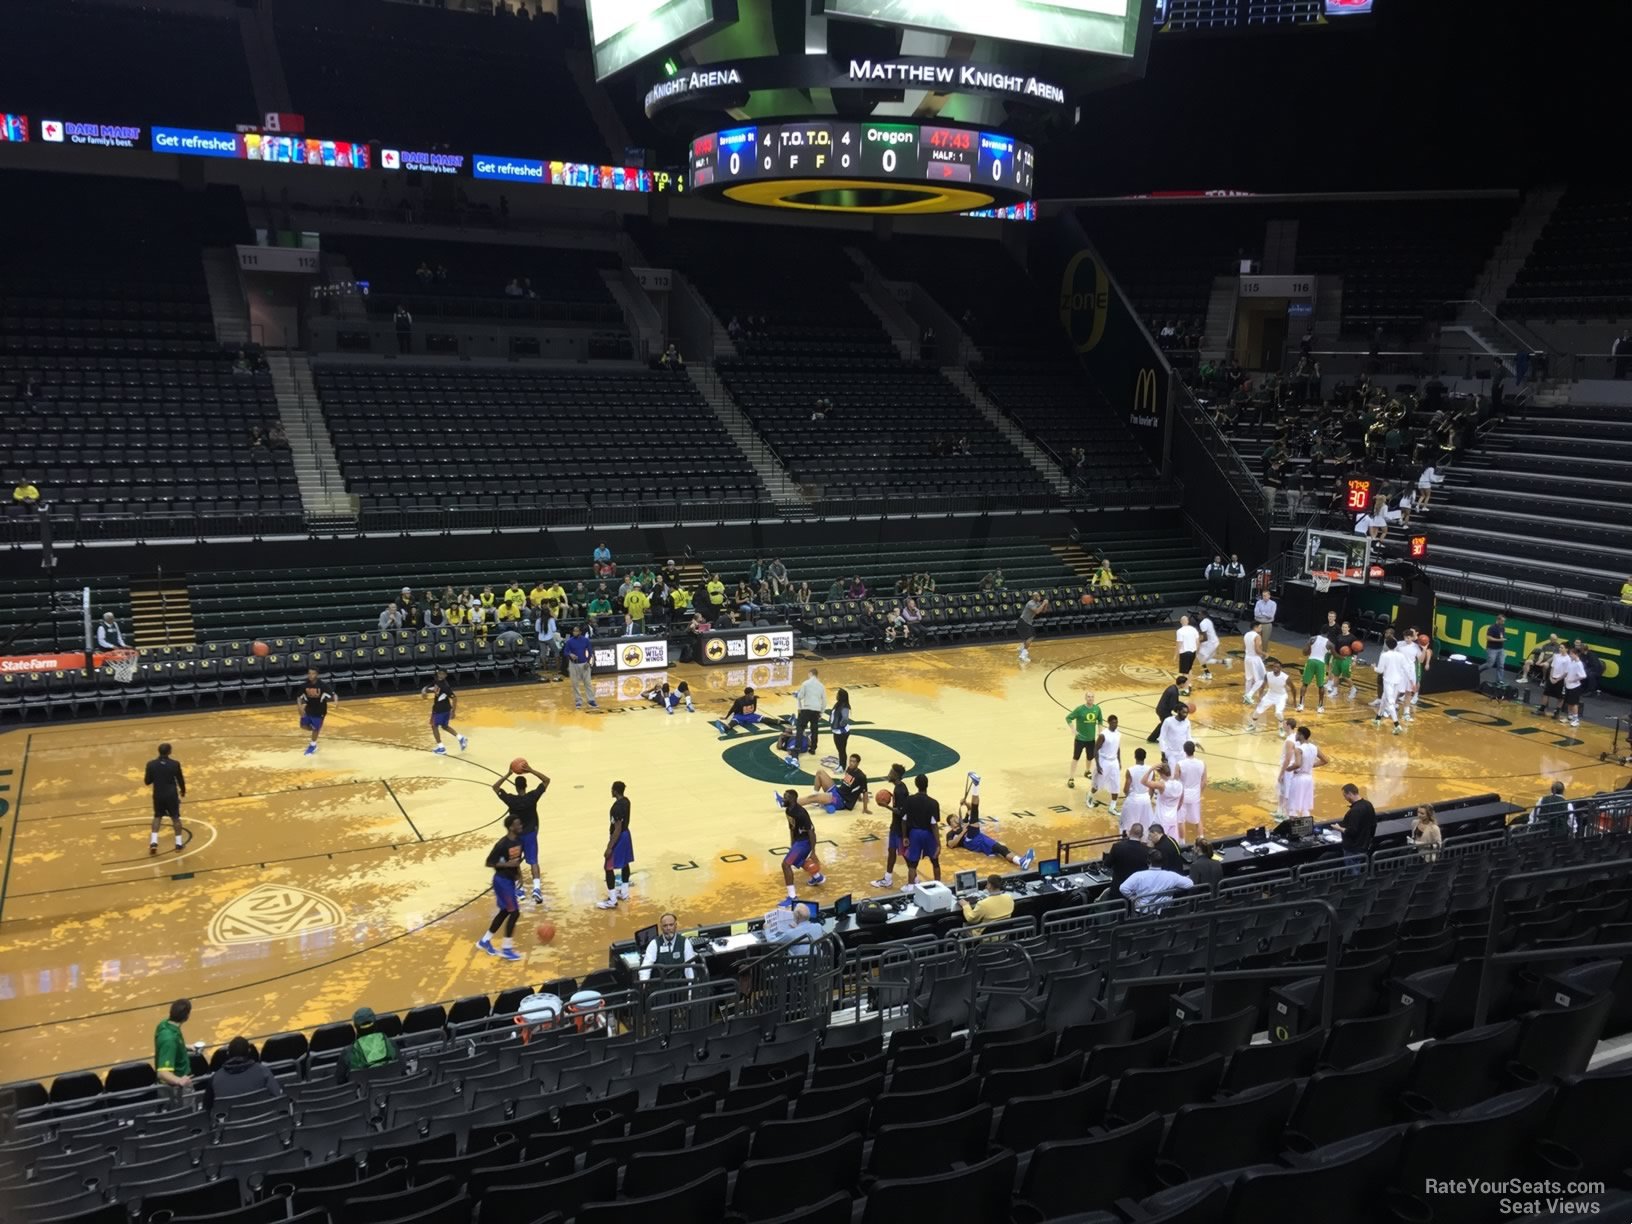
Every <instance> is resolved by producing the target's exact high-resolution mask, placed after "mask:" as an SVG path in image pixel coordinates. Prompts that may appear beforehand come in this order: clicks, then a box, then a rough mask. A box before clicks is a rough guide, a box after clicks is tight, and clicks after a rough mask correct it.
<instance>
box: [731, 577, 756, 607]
mask: <svg viewBox="0 0 1632 1224" xmlns="http://www.w3.org/2000/svg"><path fill="white" fill-rule="evenodd" d="M754 598H755V596H754V588H753V587H751V586H749V585H748V583H747V582H739V583H737V589H736V591H735V592H734V593H733V594H732V596H731V602H732V603H733V604H735V605H736V608H737V611H739V612H758V611H759V604H757V603H755V602H754Z"/></svg>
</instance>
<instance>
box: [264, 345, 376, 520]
mask: <svg viewBox="0 0 1632 1224" xmlns="http://www.w3.org/2000/svg"><path fill="white" fill-rule="evenodd" d="M267 363H268V365H269V366H270V368H271V372H272V391H273V394H275V395H276V396H277V397H278V420H279V422H280V423H281V424H282V425H283V432H284V433H285V434H286V435H288V438H289V452H290V454H291V456H292V457H293V459H294V463H295V479H296V480H297V481H299V483H300V504H301V506H302V507H303V508H304V509H305V511H306V516H307V518H308V519H311V520H316V521H321V522H324V523H329V524H343V523H345V522H347V521H349V520H352V519H355V518H356V517H357V498H355V497H354V496H352V495H351V494H350V493H348V492H346V480H345V477H344V476H343V475H342V474H341V472H340V461H339V460H338V459H336V458H335V455H334V442H333V440H332V439H331V438H330V437H329V427H328V425H327V424H326V423H325V422H324V420H323V409H322V406H321V404H320V403H319V401H318V398H317V388H316V386H314V385H313V383H312V366H311V363H310V362H309V361H308V360H307V359H306V354H305V353H303V352H300V351H298V350H296V349H285V350H282V351H278V352H269V353H268V354H267Z"/></svg>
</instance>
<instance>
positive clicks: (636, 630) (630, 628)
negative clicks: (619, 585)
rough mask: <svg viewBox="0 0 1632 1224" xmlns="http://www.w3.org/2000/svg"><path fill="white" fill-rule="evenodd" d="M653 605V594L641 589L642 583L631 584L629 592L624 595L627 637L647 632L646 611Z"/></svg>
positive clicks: (624, 621) (624, 628) (625, 633)
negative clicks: (650, 594)
mask: <svg viewBox="0 0 1632 1224" xmlns="http://www.w3.org/2000/svg"><path fill="white" fill-rule="evenodd" d="M651 606H652V600H651V596H649V595H647V594H646V592H645V591H643V590H642V589H641V586H640V583H638V582H635V583H632V584H630V588H629V593H628V594H627V595H625V596H624V597H623V633H624V636H625V637H638V636H640V635H641V634H643V633H645V632H646V613H647V611H649V610H650V608H651Z"/></svg>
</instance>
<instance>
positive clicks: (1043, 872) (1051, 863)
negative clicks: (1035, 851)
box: [1037, 859, 1060, 880]
mask: <svg viewBox="0 0 1632 1224" xmlns="http://www.w3.org/2000/svg"><path fill="white" fill-rule="evenodd" d="M1037 874H1038V875H1039V876H1041V877H1042V878H1043V879H1045V880H1053V879H1058V878H1059V874H1060V860H1059V859H1043V860H1041V861H1040V862H1039V863H1038V864H1037Z"/></svg>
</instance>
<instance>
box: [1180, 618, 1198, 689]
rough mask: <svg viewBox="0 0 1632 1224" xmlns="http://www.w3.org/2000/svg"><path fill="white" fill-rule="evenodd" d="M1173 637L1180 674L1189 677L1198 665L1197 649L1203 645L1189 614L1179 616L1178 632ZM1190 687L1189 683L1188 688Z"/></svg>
mask: <svg viewBox="0 0 1632 1224" xmlns="http://www.w3.org/2000/svg"><path fill="white" fill-rule="evenodd" d="M1173 637H1174V639H1175V650H1176V653H1177V654H1178V660H1179V675H1181V676H1184V677H1185V678H1186V679H1188V678H1189V676H1190V670H1191V668H1193V667H1194V666H1195V665H1196V650H1197V648H1198V647H1199V646H1200V645H1201V634H1200V633H1199V632H1197V630H1196V627H1195V626H1194V625H1192V624H1191V623H1190V618H1189V617H1188V616H1181V617H1179V628H1178V632H1176V633H1175V634H1174V635H1173ZM1188 687H1189V686H1188V685H1187V686H1186V689H1188Z"/></svg>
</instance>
